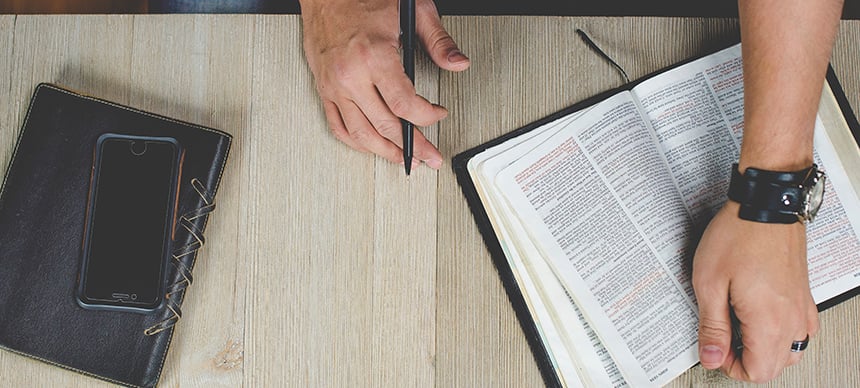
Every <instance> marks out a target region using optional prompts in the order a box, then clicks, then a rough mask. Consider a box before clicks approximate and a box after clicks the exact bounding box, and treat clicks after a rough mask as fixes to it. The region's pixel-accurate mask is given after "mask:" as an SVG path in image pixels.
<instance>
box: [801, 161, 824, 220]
mask: <svg viewBox="0 0 860 388" xmlns="http://www.w3.org/2000/svg"><path fill="white" fill-rule="evenodd" d="M810 175H811V176H810V179H809V180H808V181H807V182H806V183H805V184H804V186H805V189H804V191H805V193H806V195H805V197H806V198H805V199H804V203H803V210H802V213H803V214H800V215H799V216H800V218H801V219H802V220H803V221H806V222H809V221H812V220H813V219H814V218H815V216H816V215H817V214H818V209H820V208H821V203H822V202H823V201H824V186H825V184H824V183H825V181H826V180H827V177H826V176H825V175H824V172H823V171H816V170H813V173H812V174H810Z"/></svg>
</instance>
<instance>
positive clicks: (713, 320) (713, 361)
mask: <svg viewBox="0 0 860 388" xmlns="http://www.w3.org/2000/svg"><path fill="white" fill-rule="evenodd" d="M696 294H697V299H698V302H699V361H700V362H701V363H702V366H703V367H704V368H705V369H717V368H719V367H720V366H722V365H723V363H724V362H725V360H726V357H727V356H728V355H729V352H731V343H732V321H731V318H730V316H729V308H730V307H729V300H728V295H729V293H728V289H727V288H726V289H711V290H708V292H706V293H700V292H699V290H696ZM699 294H701V295H699Z"/></svg>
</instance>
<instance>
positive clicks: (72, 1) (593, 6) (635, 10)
mask: <svg viewBox="0 0 860 388" xmlns="http://www.w3.org/2000/svg"><path fill="white" fill-rule="evenodd" d="M158 1H159V0H153V1H152V2H150V1H148V0H0V13H147V12H150V13H153V12H159V10H158V9H157V6H152V5H151V4H154V3H157V2H158ZM204 1H205V0H204ZM808 1H816V0H808ZM269 3H271V4H269V5H267V6H266V7H265V9H263V10H261V11H262V12H264V13H299V12H300V9H299V2H298V0H269ZM436 4H437V6H438V8H439V11H440V13H441V14H443V15H558V16H701V17H736V16H737V14H738V11H737V1H736V0H711V1H702V0H699V1H696V0H688V1H681V0H639V1H637V0H593V1H586V0H496V1H492V0H437V1H436ZM843 19H860V0H845V7H844V10H843Z"/></svg>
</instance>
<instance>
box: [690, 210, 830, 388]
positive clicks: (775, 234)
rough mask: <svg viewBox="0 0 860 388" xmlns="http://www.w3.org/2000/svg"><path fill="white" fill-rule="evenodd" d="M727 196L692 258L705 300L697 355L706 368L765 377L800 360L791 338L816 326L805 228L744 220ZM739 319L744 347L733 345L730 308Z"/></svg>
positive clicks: (701, 305) (698, 288)
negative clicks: (807, 261) (792, 346)
mask: <svg viewBox="0 0 860 388" xmlns="http://www.w3.org/2000/svg"><path fill="white" fill-rule="evenodd" d="M739 207H740V205H739V204H737V203H735V202H732V201H729V202H727V203H726V205H725V206H724V207H723V208H722V209H721V210H720V211H719V212H718V213H717V215H716V216H715V217H714V219H713V220H711V223H710V224H709V225H708V227H707V229H706V230H705V233H704V235H703V236H702V240H701V242H700V243H699V246H698V248H697V250H696V255H695V257H694V259H693V288H694V289H695V291H696V298H697V299H698V303H699V358H700V360H701V363H702V366H703V367H705V368H706V369H716V368H720V369H721V370H722V371H723V372H724V373H725V374H726V375H728V376H729V377H731V378H734V379H737V380H743V381H752V382H756V383H763V382H767V381H770V380H772V379H774V378H776V377H777V376H779V375H780V374H781V373H782V371H783V369H784V368H785V367H787V366H790V365H793V364H796V363H798V362H799V361H800V360H801V358H802V357H803V352H791V351H790V347H791V344H792V342H793V341H800V340H803V339H804V338H805V337H806V335H807V334H809V336H810V338H812V337H813V336H814V335H815V334H816V333H817V332H818V310H817V309H816V306H815V303H814V302H813V300H812V295H811V294H810V291H809V274H808V272H807V263H806V227H805V225H803V224H801V223H794V224H766V223H759V222H752V221H746V220H741V219H740V218H738V209H739ZM730 308H732V309H734V312H735V315H736V316H737V319H738V321H739V322H740V329H741V333H742V341H743V351H742V353H740V354H736V353H735V350H734V349H732V348H731V342H732V326H731V320H730V318H729V309H730Z"/></svg>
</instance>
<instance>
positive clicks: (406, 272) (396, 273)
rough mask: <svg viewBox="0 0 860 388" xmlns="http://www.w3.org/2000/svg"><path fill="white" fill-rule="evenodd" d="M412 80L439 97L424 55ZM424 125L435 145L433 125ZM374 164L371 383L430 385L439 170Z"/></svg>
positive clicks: (436, 73)
mask: <svg viewBox="0 0 860 388" xmlns="http://www.w3.org/2000/svg"><path fill="white" fill-rule="evenodd" d="M415 79H416V83H417V90H418V92H419V94H421V95H422V96H424V97H425V98H427V99H428V100H430V101H433V102H438V95H439V88H438V82H439V71H438V68H437V67H436V66H435V65H433V64H432V62H431V61H430V60H429V58H427V57H426V56H420V57H419V58H418V60H417V63H416V78H415ZM422 131H423V132H424V134H425V135H426V136H427V137H428V139H429V140H430V141H431V142H433V143H434V144H437V139H438V128H437V126H436V125H434V126H432V127H430V128H422ZM444 168H448V166H445V167H444ZM375 169H376V193H375V195H374V196H375V202H376V203H377V206H374V208H375V209H374V212H375V223H374V236H375V238H374V261H373V306H372V314H373V315H372V322H373V336H372V342H373V350H372V353H371V358H372V361H371V364H372V369H371V377H372V380H371V384H370V386H373V387H378V386H395V387H426V386H431V385H433V381H434V369H433V359H434V356H435V348H436V336H435V332H436V324H435V321H436V233H437V229H436V228H437V223H436V221H437V215H436V194H437V191H436V183H437V174H438V173H437V172H436V171H435V170H432V169H430V168H428V167H426V166H423V165H422V166H420V167H419V168H417V169H415V170H413V171H412V174H411V175H410V176H409V177H408V178H407V177H406V176H405V175H404V171H403V167H402V166H401V165H398V164H393V163H390V162H388V161H386V160H384V159H382V158H376V168H375Z"/></svg>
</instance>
